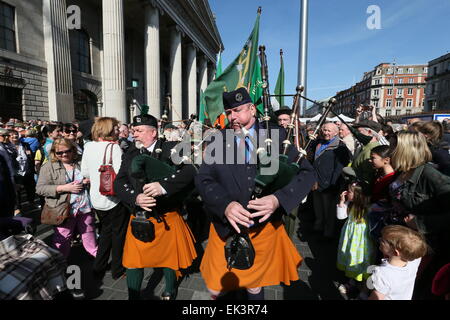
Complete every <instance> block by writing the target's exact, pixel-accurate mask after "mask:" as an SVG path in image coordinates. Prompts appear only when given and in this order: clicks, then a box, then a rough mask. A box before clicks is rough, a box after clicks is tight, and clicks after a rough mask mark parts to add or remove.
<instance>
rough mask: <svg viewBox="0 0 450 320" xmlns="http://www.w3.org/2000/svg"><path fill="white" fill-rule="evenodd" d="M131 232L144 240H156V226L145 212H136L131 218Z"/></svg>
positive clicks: (138, 238)
mask: <svg viewBox="0 0 450 320" xmlns="http://www.w3.org/2000/svg"><path fill="white" fill-rule="evenodd" d="M131 234H132V235H133V236H134V237H135V238H136V239H137V240H139V241H142V242H152V241H153V240H155V226H154V224H153V222H151V221H150V220H147V217H146V216H145V213H144V212H142V211H138V212H136V217H135V218H134V219H133V220H131Z"/></svg>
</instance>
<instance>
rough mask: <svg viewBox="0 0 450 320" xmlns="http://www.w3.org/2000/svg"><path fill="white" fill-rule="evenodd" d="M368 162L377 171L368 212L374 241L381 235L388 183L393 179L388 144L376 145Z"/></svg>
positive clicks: (387, 211)
mask: <svg viewBox="0 0 450 320" xmlns="http://www.w3.org/2000/svg"><path fill="white" fill-rule="evenodd" d="M370 162H371V163H372V166H373V168H374V169H375V170H376V171H377V179H376V180H375V183H374V186H373V188H372V199H371V203H372V206H371V207H370V210H369V214H368V223H369V230H370V235H371V236H372V238H373V239H374V240H375V241H378V239H379V238H380V236H381V229H383V227H384V226H385V219H384V218H385V215H386V214H388V213H389V211H390V208H391V204H390V200H389V185H390V184H391V182H393V181H394V180H395V177H396V175H395V171H394V169H393V168H392V165H391V150H390V149H389V146H385V145H382V146H377V147H375V148H373V149H372V150H371V152H370Z"/></svg>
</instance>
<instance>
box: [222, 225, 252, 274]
mask: <svg viewBox="0 0 450 320" xmlns="http://www.w3.org/2000/svg"><path fill="white" fill-rule="evenodd" d="M224 249H225V259H226V261H227V268H228V269H229V270H231V269H232V268H235V269H239V270H247V269H250V268H251V267H252V266H253V263H254V262H255V248H253V244H252V242H251V240H250V237H249V235H248V233H236V234H234V235H232V236H231V237H229V238H228V239H227V242H226V243H225V248H224Z"/></svg>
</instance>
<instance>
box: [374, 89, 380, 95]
mask: <svg viewBox="0 0 450 320" xmlns="http://www.w3.org/2000/svg"><path fill="white" fill-rule="evenodd" d="M379 94H380V90H379V89H375V90H373V96H374V97H378V95H379Z"/></svg>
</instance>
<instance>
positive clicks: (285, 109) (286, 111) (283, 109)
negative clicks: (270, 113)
mask: <svg viewBox="0 0 450 320" xmlns="http://www.w3.org/2000/svg"><path fill="white" fill-rule="evenodd" d="M274 113H275V115H276V116H277V117H278V116H280V115H282V114H287V115H289V116H290V115H291V114H292V110H291V108H289V107H287V106H282V107H281V108H280V109H278V110H277V111H275V112H274Z"/></svg>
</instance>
